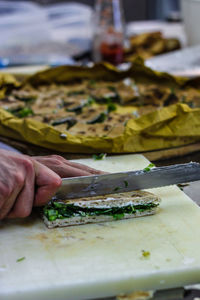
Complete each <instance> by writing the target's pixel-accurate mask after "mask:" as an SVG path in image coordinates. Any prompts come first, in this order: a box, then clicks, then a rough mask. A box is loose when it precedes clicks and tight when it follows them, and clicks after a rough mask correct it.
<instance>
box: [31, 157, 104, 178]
mask: <svg viewBox="0 0 200 300" xmlns="http://www.w3.org/2000/svg"><path fill="white" fill-rule="evenodd" d="M33 159H34V160H36V161H37V162H39V163H41V164H43V165H45V166H46V167H48V168H49V169H51V170H52V171H54V172H55V173H57V174H58V175H59V176H60V177H61V178H67V177H76V176H91V175H95V174H105V172H102V171H99V170H95V169H93V168H90V167H88V166H85V165H82V164H79V163H74V162H71V161H69V160H66V159H64V158H63V157H62V156H59V155H49V156H35V157H33Z"/></svg>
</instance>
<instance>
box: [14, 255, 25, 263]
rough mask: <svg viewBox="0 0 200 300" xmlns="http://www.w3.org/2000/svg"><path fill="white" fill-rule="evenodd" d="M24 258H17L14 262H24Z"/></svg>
mask: <svg viewBox="0 0 200 300" xmlns="http://www.w3.org/2000/svg"><path fill="white" fill-rule="evenodd" d="M25 258H26V257H25V256H23V257H20V258H18V259H17V260H16V262H20V261H23V260H25Z"/></svg>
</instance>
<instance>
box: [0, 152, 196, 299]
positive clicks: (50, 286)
mask: <svg viewBox="0 0 200 300" xmlns="http://www.w3.org/2000/svg"><path fill="white" fill-rule="evenodd" d="M79 161H80V162H84V163H86V164H88V165H90V166H92V167H96V168H99V169H102V170H106V171H110V172H116V171H126V170H127V171H128V170H136V169H142V168H144V167H146V166H147V165H148V160H147V159H146V158H144V157H143V156H142V155H124V156H115V157H107V158H106V159H105V160H103V161H94V160H92V159H87V160H79ZM152 191H153V192H154V193H155V194H157V195H159V196H160V197H161V198H162V203H161V208H160V211H159V213H158V214H156V215H154V216H148V217H142V218H137V219H131V220H124V221H116V222H110V223H104V224H95V225H82V226H79V227H76V226H74V227H68V228H59V229H47V228H46V227H45V226H44V225H43V223H42V221H41V220H40V219H39V218H36V217H34V216H32V217H30V218H28V219H27V220H21V221H6V222H5V221H4V222H2V224H1V227H0V228H1V230H0V253H1V255H0V299H2V300H4V299H5V300H8V299H9V300H11V299H15V300H18V299H19V300H35V299H38V300H43V299H48V300H55V299H56V300H66V299H80V298H81V299H86V298H95V297H106V296H112V295H117V294H119V293H122V292H130V291H132V290H134V289H136V290H140V289H162V288H170V287H177V286H182V285H188V284H193V283H198V282H200V208H199V207H198V206H197V205H196V204H195V203H193V201H192V200H191V199H189V198H188V197H187V196H186V195H185V194H184V193H183V192H181V191H180V189H179V188H178V187H176V186H172V187H165V188H159V189H154V190H152ZM142 250H145V251H149V252H150V256H149V257H147V258H144V257H143V256H142ZM21 257H25V259H24V260H22V261H20V262H17V261H16V260H17V259H18V258H21Z"/></svg>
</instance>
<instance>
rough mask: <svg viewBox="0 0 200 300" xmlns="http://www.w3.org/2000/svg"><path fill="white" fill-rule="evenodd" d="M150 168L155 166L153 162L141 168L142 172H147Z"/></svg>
mask: <svg viewBox="0 0 200 300" xmlns="http://www.w3.org/2000/svg"><path fill="white" fill-rule="evenodd" d="M152 168H155V165H154V164H152V163H151V164H149V165H148V166H147V167H146V168H144V169H143V172H149V171H151V169H152Z"/></svg>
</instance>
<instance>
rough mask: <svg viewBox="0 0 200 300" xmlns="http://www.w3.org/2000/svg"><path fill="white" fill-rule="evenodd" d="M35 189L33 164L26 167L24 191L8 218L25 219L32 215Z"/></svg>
mask: <svg viewBox="0 0 200 300" xmlns="http://www.w3.org/2000/svg"><path fill="white" fill-rule="evenodd" d="M34 189H35V170H34V166H33V164H29V165H28V166H27V167H26V179H25V184H24V187H23V189H22V191H21V192H20V193H19V195H18V197H17V200H16V201H15V204H14V206H13V208H12V210H11V212H10V213H9V214H8V215H7V218H25V217H27V216H29V215H30V213H31V211H32V207H33V200H34Z"/></svg>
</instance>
